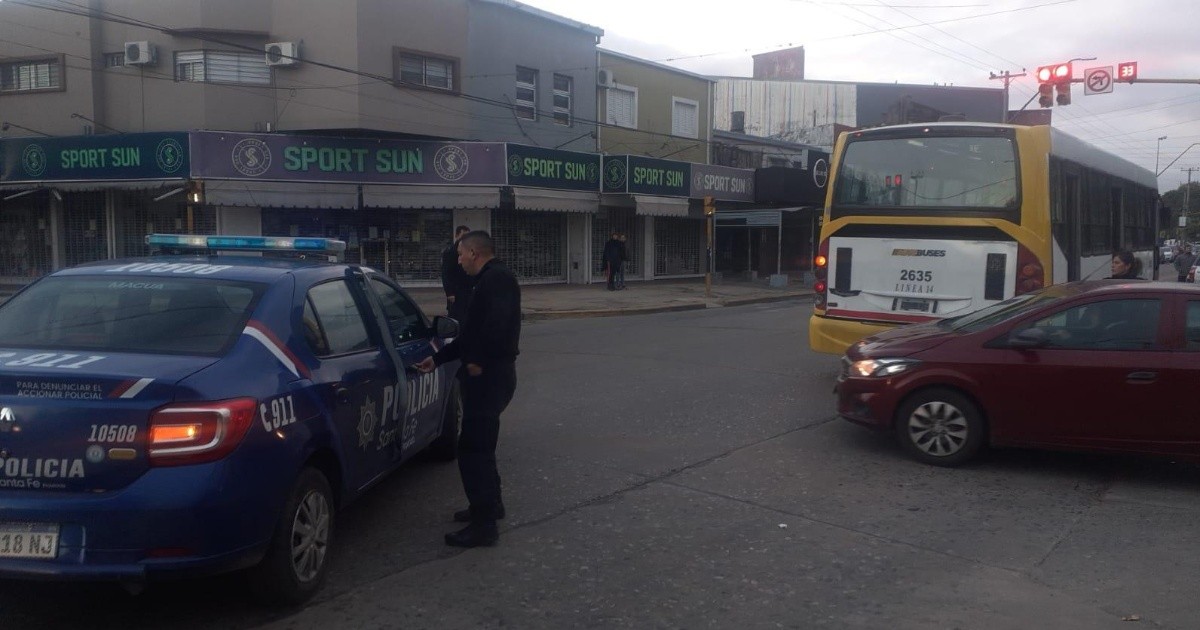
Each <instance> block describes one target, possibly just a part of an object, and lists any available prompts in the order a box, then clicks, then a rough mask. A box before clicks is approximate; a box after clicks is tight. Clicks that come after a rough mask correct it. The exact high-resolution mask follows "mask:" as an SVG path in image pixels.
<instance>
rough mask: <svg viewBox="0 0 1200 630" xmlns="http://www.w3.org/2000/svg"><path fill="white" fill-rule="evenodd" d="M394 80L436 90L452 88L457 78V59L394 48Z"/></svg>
mask: <svg viewBox="0 0 1200 630" xmlns="http://www.w3.org/2000/svg"><path fill="white" fill-rule="evenodd" d="M395 52H396V59H395V69H394V72H393V74H394V75H395V78H396V80H398V81H399V82H400V83H403V84H407V85H421V86H424V87H428V88H434V89H438V90H451V91H452V90H454V89H455V83H454V82H455V81H456V80H457V79H458V77H457V76H456V75H457V68H456V66H457V65H458V63H457V61H455V60H454V59H448V58H446V57H433V56H430V55H425V54H422V53H419V52H413V51H407V50H400V49H396V51H395Z"/></svg>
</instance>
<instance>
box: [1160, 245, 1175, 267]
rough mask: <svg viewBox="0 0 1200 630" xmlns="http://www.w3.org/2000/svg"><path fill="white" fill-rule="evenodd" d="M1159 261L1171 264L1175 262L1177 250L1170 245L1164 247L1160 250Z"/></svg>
mask: <svg viewBox="0 0 1200 630" xmlns="http://www.w3.org/2000/svg"><path fill="white" fill-rule="evenodd" d="M1159 259H1160V260H1161V261H1162V262H1164V263H1169V262H1171V261H1173V260H1175V248H1174V247H1171V246H1170V245H1164V246H1163V247H1161V248H1160V249H1159Z"/></svg>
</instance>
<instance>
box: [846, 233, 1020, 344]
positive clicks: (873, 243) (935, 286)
mask: <svg viewBox="0 0 1200 630" xmlns="http://www.w3.org/2000/svg"><path fill="white" fill-rule="evenodd" d="M1016 272H1017V243H1016V242H1015V241H998V240H989V241H980V240H950V239H917V238H881V237H839V236H837V235H834V236H832V237H831V238H830V241H829V303H828V307H827V310H826V314H827V315H828V316H831V317H847V318H854V319H867V320H874V321H884V322H896V323H911V322H922V321H928V320H930V319H940V318H943V317H952V316H955V315H962V314H965V313H969V312H971V311H974V310H977V309H980V308H983V307H985V306H989V305H991V304H994V303H996V302H999V301H1001V300H1004V299H1006V298H1009V297H1012V296H1013V295H1014V293H1015V290H1016Z"/></svg>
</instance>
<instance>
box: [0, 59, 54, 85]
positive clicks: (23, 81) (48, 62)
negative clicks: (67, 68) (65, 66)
mask: <svg viewBox="0 0 1200 630" xmlns="http://www.w3.org/2000/svg"><path fill="white" fill-rule="evenodd" d="M61 89H63V72H62V59H61V58H60V57H49V58H43V59H21V60H18V61H8V62H4V63H0V93H20V92H40V91H44V90H61Z"/></svg>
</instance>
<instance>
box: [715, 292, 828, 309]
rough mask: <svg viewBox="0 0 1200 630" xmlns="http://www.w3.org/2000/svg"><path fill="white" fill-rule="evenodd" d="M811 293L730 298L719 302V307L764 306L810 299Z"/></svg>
mask: <svg viewBox="0 0 1200 630" xmlns="http://www.w3.org/2000/svg"><path fill="white" fill-rule="evenodd" d="M812 295H813V294H812V292H808V293H790V294H788V295H767V296H761V297H751V298H730V299H728V300H719V303H720V304H721V306H742V305H745V304H765V303H767V302H786V301H788V300H794V299H796V298H804V297H812Z"/></svg>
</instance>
